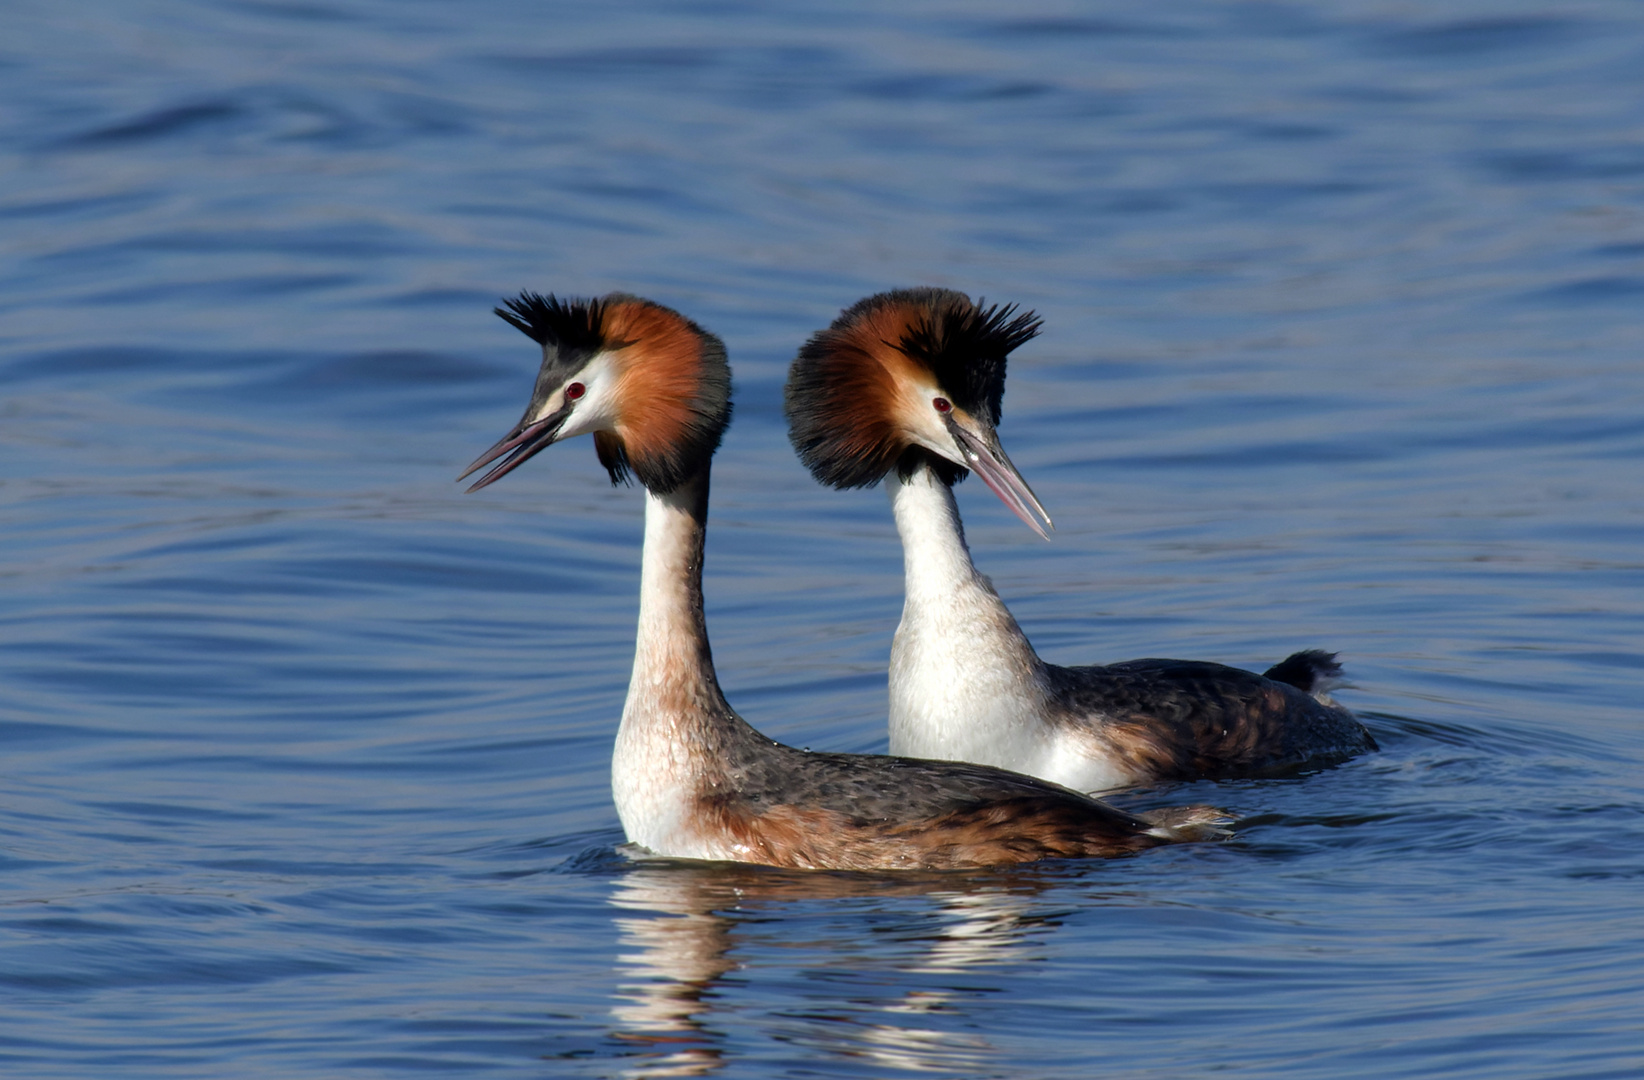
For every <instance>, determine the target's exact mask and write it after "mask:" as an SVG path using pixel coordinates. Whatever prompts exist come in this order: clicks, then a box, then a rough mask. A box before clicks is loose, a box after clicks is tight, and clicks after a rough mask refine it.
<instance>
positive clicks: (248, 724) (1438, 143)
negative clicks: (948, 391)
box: [0, 0, 1644, 1080]
mask: <svg viewBox="0 0 1644 1080" xmlns="http://www.w3.org/2000/svg"><path fill="white" fill-rule="evenodd" d="M5 21H6V24H7V28H6V32H5V34H4V35H3V36H0V521H3V525H4V528H3V532H0V745H3V747H4V760H5V762H6V768H5V780H4V782H3V784H0V1070H3V1071H5V1072H6V1074H7V1075H16V1076H19V1077H21V1076H28V1077H99V1078H101V1077H109V1076H120V1077H164V1078H176V1077H224V1076H235V1077H240V1076H247V1077H250V1076H267V1077H281V1078H291V1077H316V1078H318V1077H340V1076H347V1077H353V1076H359V1077H400V1076H412V1075H428V1074H437V1075H464V1076H491V1075H497V1076H553V1077H559V1076H566V1077H617V1076H682V1075H718V1076H724V1077H747V1078H770V1077H892V1076H903V1075H915V1074H922V1075H935V1076H949V1077H964V1078H970V1077H1023V1078H1049V1077H1068V1078H1073V1077H1092V1076H1103V1077H1122V1078H1143V1077H1159V1078H1164V1077H1170V1078H1177V1077H1200V1076H1210V1075H1216V1076H1228V1077H1309V1078H1311V1077H1318V1078H1339V1077H1367V1078H1370V1077H1374V1078H1383V1077H1468V1078H1472V1077H1477V1078H1490V1080H1502V1078H1506V1080H1517V1078H1530V1077H1536V1078H1542V1077H1560V1078H1571V1077H1581V1078H1600V1077H1605V1078H1608V1077H1616V1078H1620V1077H1636V1076H1639V1075H1644V914H1641V912H1644V780H1641V779H1640V766H1641V765H1644V725H1641V714H1640V705H1639V687H1640V682H1641V677H1644V624H1641V615H1644V599H1641V586H1644V554H1641V550H1644V549H1641V544H1644V512H1641V507H1644V8H1641V7H1640V6H1639V5H1637V4H1635V3H1630V2H1625V0H1611V2H1603V0H1594V2H1582V0H1575V2H1570V3H1558V4H1554V3H1550V2H1544V3H1513V2H1509V0H1496V2H1489V3H1486V2H1468V0H1441V2H1437V3H1429V4H1402V3H1389V2H1370V0H1362V2H1352V0H1349V2H1344V3H1336V4H1329V5H1318V4H1305V3H1299V2H1296V3H1286V2H1276V3H1208V2H1193V0H1187V2H1181V3H1172V4H1154V5H1135V4H1120V3H1109V4H1097V3H1091V4H1075V3H1040V2H1037V0H1027V2H1023V3H1009V4H1001V3H986V4H984V3H962V2H954V3H922V2H913V3H902V4H896V5H883V4H865V3H864V4H833V5H765V4H744V3H738V2H735V0H730V2H723V3H686V4H677V3H613V4H579V5H572V4H544V3H524V2H515V3H507V2H479V3H471V4H447V3H432V2H396V3H388V2H373V0H348V2H333V0H308V2H301V3H299V2H279V0H268V2H261V0H241V2H209V3H208V2H203V0H202V2H194V3H190V2H184V0H135V2H132V0H122V2H119V3H115V2H113V0H89V2H87V3H81V4H72V5H65V4H46V3H40V2H36V0H20V2H19V3H15V4H12V5H11V6H9V7H8V8H7V14H6V20H5ZM918 283H932V284H941V285H947V286H952V287H955V288H960V289H963V290H966V291H968V292H970V293H972V294H973V295H974V294H982V295H985V296H987V297H988V298H989V299H996V300H1010V301H1017V302H1020V303H1022V304H1024V305H1026V306H1028V307H1032V308H1035V309H1036V310H1037V311H1038V312H1039V313H1040V314H1041V315H1042V316H1043V317H1044V319H1045V333H1044V334H1043V336H1042V337H1041V338H1040V339H1039V340H1037V341H1035V342H1033V343H1031V344H1030V345H1028V346H1026V347H1025V348H1023V349H1022V350H1021V351H1020V352H1018V354H1017V356H1016V358H1015V359H1014V360H1013V362H1012V368H1011V378H1010V384H1009V392H1008V394H1007V397H1006V401H1005V422H1004V425H1003V427H1002V429H1001V434H1002V436H1003V438H1004V440H1005V442H1006V445H1007V446H1009V447H1010V449H1011V453H1012V455H1013V457H1014V458H1015V460H1016V462H1017V464H1018V465H1019V466H1021V468H1022V469H1023V471H1024V473H1025V474H1026V475H1027V476H1028V478H1029V479H1030V480H1031V481H1032V482H1033V483H1034V485H1035V487H1036V489H1037V490H1038V492H1039V494H1040V495H1041V497H1042V498H1043V499H1044V501H1045V503H1046V504H1047V506H1048V507H1049V509H1050V510H1051V513H1052V515H1053V516H1054V517H1055V519H1056V522H1057V525H1058V529H1057V532H1056V533H1055V535H1054V538H1053V542H1052V543H1050V544H1045V543H1043V542H1041V541H1039V540H1037V539H1036V538H1035V537H1033V536H1032V535H1031V534H1030V533H1029V532H1028V531H1027V530H1026V529H1024V528H1022V527H1021V525H1020V524H1019V523H1018V522H1016V521H1015V520H1014V519H1013V518H1011V517H1010V516H1009V514H1008V513H1007V512H1006V511H1005V510H1004V509H1003V508H1002V507H1000V506H999V505H997V503H996V502H995V501H994V500H992V499H991V497H990V496H989V495H988V493H987V492H986V491H985V490H984V489H982V488H981V487H980V486H979V485H965V487H964V488H963V489H961V491H960V501H961V504H962V507H963V509H964V512H965V513H966V515H967V518H968V524H969V526H970V533H971V539H972V543H973V547H974V549H975V553H976V556H977V559H978V562H979V563H980V564H981V565H982V566H983V568H984V569H985V570H987V571H988V572H989V573H990V574H992V575H993V576H994V580H995V582H996V583H997V584H998V586H999V588H1000V590H1001V591H1002V592H1003V593H1004V595H1005V596H1006V598H1007V600H1008V601H1009V602H1010V603H1011V604H1012V606H1013V608H1014V610H1015V611H1016V613H1017V615H1018V617H1019V618H1020V619H1021V621H1022V622H1023V624H1024V626H1025V627H1026V628H1027V630H1028V632H1029V634H1030V635H1031V636H1032V637H1033V638H1034V640H1035V642H1036V643H1037V644H1038V645H1039V647H1040V650H1041V652H1043V653H1044V654H1045V655H1046V656H1047V657H1048V658H1050V659H1052V660H1056V661H1061V662H1065V663H1079V662H1094V661H1098V660H1118V659H1125V658H1129V657H1135V656H1158V655H1174V656H1184V657H1193V658H1202V659H1213V660H1220V661H1225V662H1232V663H1238V664H1243V665H1255V666H1261V665H1265V664H1267V663H1271V662H1272V661H1273V660H1275V659H1277V658H1279V657H1280V656H1282V655H1284V654H1285V653H1287V652H1289V651H1291V650H1293V649H1296V648H1301V647H1307V646H1322V647H1326V648H1330V649H1337V650H1340V651H1341V653H1342V654H1343V657H1344V659H1345V661H1346V662H1347V664H1348V669H1349V672H1350V674H1351V675H1352V676H1353V678H1354V681H1355V682H1356V684H1357V689H1356V690H1349V691H1345V692H1344V693H1343V695H1342V696H1343V700H1344V701H1345V702H1346V703H1348V704H1349V705H1351V706H1352V707H1353V708H1355V709H1358V710H1360V711H1361V712H1362V713H1363V714H1364V715H1365V716H1366V718H1367V720H1368V722H1369V724H1370V725H1371V727H1372V728H1373V730H1374V731H1375V733H1376V735H1377V737H1378V738H1379V739H1380V740H1381V744H1382V747H1383V749H1382V752H1381V753H1379V754H1375V755H1372V756H1368V757H1364V758H1362V759H1360V760H1357V761H1354V762H1351V763H1349V764H1347V765H1344V766H1342V767H1339V768H1336V769H1333V770H1330V771H1326V772H1320V773H1316V774H1313V775H1307V776H1301V777H1294V778H1289V779H1282V780H1269V781H1262V782H1247V783H1228V784H1220V785H1213V784H1198V785H1189V786H1186V787H1178V788H1175V789H1170V790H1163V791H1154V792H1144V793H1137V794H1135V795H1132V796H1130V797H1129V798H1130V801H1131V803H1132V804H1135V805H1142V804H1148V803H1157V802H1161V801H1164V800H1167V799H1168V800H1171V801H1182V800H1188V799H1191V800H1200V801H1211V802H1215V803H1217V804H1219V805H1223V806H1226V807H1229V808H1230V809H1232V810H1234V811H1237V812H1238V813H1239V814H1241V815H1243V818H1244V820H1243V823H1242V824H1241V826H1240V828H1239V830H1238V834H1237V836H1236V838H1235V839H1233V840H1232V841H1230V842H1227V843H1225V844H1219V845H1209V846H1188V847H1180V848H1172V849H1168V850H1159V851H1154V852H1150V853H1147V854H1145V855H1142V856H1140V857H1137V858H1133V859H1128V860H1121V861H1114V862H1104V863H1088V864H1079V863H1066V864H1051V865H1040V866H1033V867H1026V868H1019V869H1016V870H1012V871H1010V872H1004V873H995V874H987V875H937V876H931V877H918V876H910V877H897V876H890V877H872V876H850V875H831V874H795V873H778V872H772V871H765V870H759V869H754V868H727V867H720V866H684V865H679V866H669V865H654V864H652V865H644V864H634V863H631V862H628V861H626V860H625V859H624V858H623V857H622V856H620V855H619V854H617V853H616V851H615V847H616V845H617V844H619V843H620V842H621V840H622V834H621V829H620V826H619V824H618V822H617V819H616V815H615V812H614V810H613V808H612V805H611V801H610V794H609V789H608V775H607V769H608V762H609V756H610V747H611V739H612V735H613V732H614V730H615V726H616V718H617V715H618V713H619V711H620V708H621V702H622V699H623V695H624V692H625V687H626V682H627V677H628V668H629V664H630V661H631V656H632V643H633V639H632V634H633V623H634V613H635V605H636V593H637V582H638V556H639V538H640V515H641V506H640V503H641V500H640V498H639V496H638V494H637V492H635V491H632V490H616V491H613V490H611V489H610V487H609V486H608V484H607V483H606V480H605V478H604V475H603V472H602V471H601V470H600V469H599V468H598V467H597V465H596V463H595V461H594V455H593V452H592V447H591V446H589V445H587V443H586V442H583V443H578V444H569V445H567V446H564V447H560V448H557V449H556V450H554V451H551V452H550V453H548V454H545V455H543V456H542V457H540V458H538V459H537V460H536V461H534V462H533V463H532V464H531V465H529V466H527V467H526V468H525V469H523V470H521V472H520V473H518V474H517V475H515V476H513V477H510V478H509V479H508V480H507V481H505V482H504V483H501V484H499V485H497V486H496V487H494V488H490V489H487V490H486V491H485V492H483V493H481V494H478V495H473V496H464V495H463V494H462V493H461V490H462V489H461V488H460V487H459V486H458V485H456V484H454V483H452V481H453V479H454V477H455V476H456V474H457V472H458V471H459V470H460V469H461V468H462V466H464V465H465V464H466V463H467V462H468V461H469V460H471V459H472V458H473V457H474V455H475V454H477V453H478V452H479V451H480V450H482V449H483V448H484V447H486V446H487V445H489V444H490V443H491V442H493V441H494V440H495V439H496V438H497V437H498V436H500V435H501V434H502V433H503V432H504V431H505V430H506V428H507V427H508V425H509V424H511V423H512V422H513V421H514V420H515V419H516V418H517V416H518V414H519V411H520V409H521V407H522V406H523V404H524V402H525V398H526V396H527V392H528V388H529V384H530V380H531V377H532V375H533V374H534V370H535V366H536V358H535V356H534V352H535V350H534V348H533V347H532V346H531V345H530V343H529V342H526V341H525V340H524V339H523V338H521V337H520V336H519V335H518V334H517V333H516V332H514V331H513V330H511V329H510V328H508V327H507V326H506V325H504V324H503V323H502V322H501V321H500V320H498V319H496V318H494V317H493V316H492V315H491V314H490V308H491V306H492V305H493V304H494V303H496V302H497V300H498V298H499V297H501V296H503V295H507V294H511V293H513V292H515V291H517V290H519V289H521V288H526V287H529V288H533V289H539V290H543V291H548V290H555V291H558V292H561V293H571V294H581V295H587V294H593V293H601V292H605V291H608V290H612V289H623V290H629V291H633V292H638V293H641V294H644V295H647V296H651V297H654V298H656V299H658V300H660V301H662V302H664V303H667V304H670V305H674V306H677V307H679V308H680V309H682V310H683V311H685V312H686V313H688V314H689V315H691V316H692V317H694V318H696V319H698V320H700V321H701V322H703V323H704V324H705V325H707V326H708V327H710V328H712V329H713V330H714V331H716V332H717V333H719V334H720V335H722V336H723V337H724V338H725V340H726V342H727V344H728V345H729V347H730V350H731V355H732V360H733V363H734V365H735V370H736V377H737V386H736V396H737V418H736V423H735V425H734V427H733V428H732V430H731V432H730V435H729V437H728V438H727V441H726V443H725V446H724V448H723V449H722V451H721V453H720V456H719V459H718V466H719V467H718V469H717V471H716V477H715V492H714V512H713V519H712V531H711V534H710V540H709V552H708V558H709V561H708V567H707V593H708V606H709V612H708V615H709V622H710V628H711V631H712V633H713V636H714V644H715V658H716V660H717V662H718V664H719V669H720V675H721V680H722V681H723V683H724V684H725V687H726V689H727V692H728V694H729V697H730V699H731V701H732V702H733V703H734V704H735V705H736V706H737V707H738V708H739V710H740V711H741V712H742V713H743V714H744V715H746V716H747V717H748V718H749V719H750V720H751V721H753V722H754V723H755V724H756V725H757V726H759V727H761V728H762V729H763V730H765V731H767V732H769V733H771V734H773V735H777V736H780V737H782V738H785V739H788V740H791V741H793V742H796V743H799V744H801V745H806V746H814V747H818V748H823V747H825V748H830V749H850V750H873V749H882V748H883V746H884V743H885V733H884V711H885V701H884V698H885V688H884V668H885V660H886V655H887V651H888V648H889V641H890V635H891V632H892V630H893V628H894V626H895V622H896V619H897V616H898V612H899V608H900V602H901V600H900V597H901V581H900V570H901V565H900V549H899V546H898V544H897V541H896V537H895V534H894V532H893V530H892V528H891V524H890V515H889V512H888V507H887V506H886V505H885V500H884V497H883V495H882V494H881V493H878V492H850V493H839V492H833V491H827V490H824V489H822V488H820V487H818V486H816V485H815V484H814V483H812V482H811V481H810V479H809V477H808V476H807V475H806V474H805V473H804V472H803V470H802V469H801V468H800V466H799V465H798V463H797V462H796V460H795V459H794V458H793V456H792V454H791V453H790V452H789V450H788V447H787V442H786V437H785V433H784V429H783V425H782V419H781V412H780V400H781V384H782V378H783V375H784V372H785V368H786V363H787V361H788V359H789V358H790V357H791V355H792V352H793V350H794V348H795V347H796V346H797V344H798V343H799V342H800V341H802V340H803V339H804V337H805V336H806V335H807V334H809V333H810V332H811V331H812V330H814V329H816V328H818V327H820V326H822V325H824V324H825V323H826V322H827V321H828V320H829V319H831V318H832V317H833V315H834V314H835V313H836V312H837V311H838V310H839V309H840V308H841V307H842V306H845V305H848V304H849V303H851V302H853V301H854V300H855V299H857V298H858V297H860V296H862V295H865V294H867V293H869V292H872V291H877V290H879V289H883V288H888V287H893V286H898V285H908V284H918Z"/></svg>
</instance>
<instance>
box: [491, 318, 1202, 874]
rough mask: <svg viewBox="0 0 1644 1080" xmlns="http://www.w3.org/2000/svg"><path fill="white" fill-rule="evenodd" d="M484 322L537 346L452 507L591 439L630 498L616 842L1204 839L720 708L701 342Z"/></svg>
mask: <svg viewBox="0 0 1644 1080" xmlns="http://www.w3.org/2000/svg"><path fill="white" fill-rule="evenodd" d="M497 313H498V314H499V315H501V316H502V317H503V318H504V319H506V320H508V322H509V323H511V324H512V325H514V326H515V327H517V328H518V329H519V330H521V331H522V332H524V333H525V334H526V335H528V336H529V337H531V338H532V339H533V340H534V341H536V342H537V343H538V344H540V345H541V346H542V367H541V371H540V373H539V374H538V376H537V381H536V387H535V390H534V391H533V393H532V396H531V402H530V405H529V407H528V408H527V409H526V411H525V415H524V417H523V418H522V419H521V420H520V422H519V423H518V424H517V425H516V426H515V427H514V429H513V430H512V431H510V432H509V433H508V435H506V436H505V437H504V438H503V439H502V440H500V441H499V442H498V443H497V444H496V445H495V446H493V447H492V448H491V449H490V450H488V451H486V452H485V453H484V454H482V455H481V456H480V458H479V459H478V460H477V461H475V462H474V464H473V465H472V466H470V467H469V469H468V472H467V473H465V474H464V476H467V475H469V474H471V473H473V472H476V471H478V470H479V469H482V468H485V467H487V466H490V468H489V471H487V472H485V473H484V474H483V475H482V476H481V478H480V479H479V480H478V481H477V482H476V483H475V484H474V485H473V487H472V488H470V490H476V489H479V488H483V487H485V486H487V485H489V484H491V483H494V482H495V481H496V480H498V479H500V478H501V477H503V476H505V475H507V474H508V473H509V472H512V471H513V470H514V469H516V468H518V467H519V466H520V465H521V464H523V463H524V462H525V461H527V460H528V459H529V458H531V457H532V456H534V455H535V454H537V453H538V452H539V451H541V450H544V449H546V448H547V447H548V446H551V445H552V444H554V443H556V442H560V441H562V440H564V439H568V438H571V437H572V436H575V435H583V434H592V435H593V437H594V448H595V451H596V453H597V454H598V457H599V461H600V463H601V464H602V465H604V466H605V468H606V469H607V470H608V472H609V474H610V476H611V480H612V482H613V483H618V482H621V481H623V480H625V479H627V478H629V477H630V476H631V477H633V478H634V479H637V480H638V481H639V483H640V484H641V485H642V486H643V487H644V489H645V542H644V553H643V556H642V569H641V573H640V601H639V633H638V640H637V643H636V646H635V650H634V670H633V678H632V680H631V682H630V683H629V687H628V698H627V702H626V704H625V705H624V706H623V710H622V722H621V725H620V727H619V728H618V731H617V738H616V747H615V751H614V753H613V755H612V762H611V785H612V793H613V795H614V798H615V802H616V807H617V813H618V814H619V815H620V817H621V818H622V825H623V828H624V829H625V830H626V832H627V834H628V839H629V840H630V841H632V842H633V843H635V844H637V845H640V846H642V847H644V848H647V849H649V850H650V851H651V852H652V853H654V854H656V855H661V856H669V857H677V858H690V859H724V860H736V861H741V862H751V863H764V864H769V865H773V866H784V867H805V868H828V869H844V870H889V869H948V868H971V867H986V866H998V865H1005V864H1010V863H1019V862H1028V861H1032V860H1036V859H1044V858H1055V857H1088V856H1116V855H1125V854H1129V853H1132V852H1136V851H1141V850H1143V849H1145V848H1150V847H1154V846H1157V845H1160V844H1168V843H1174V842H1179V841H1183V840H1191V839H1200V838H1207V837H1213V836H1217V835H1222V833H1223V830H1221V829H1220V828H1219V827H1218V822H1219V821H1221V820H1224V819H1223V818H1222V816H1221V812H1220V811H1216V810H1212V809H1210V808H1208V807H1183V808H1177V809H1173V810H1165V811H1158V812H1154V813H1150V814H1147V815H1133V814H1129V813H1126V812H1124V811H1122V810H1119V809H1117V808H1115V807H1112V806H1109V805H1107V804H1106V803H1103V802H1099V801H1097V800H1095V799H1093V798H1090V797H1089V796H1087V795H1084V794H1081V793H1079V792H1076V791H1071V790H1068V789H1065V788H1062V787H1058V786H1056V785H1054V784H1047V783H1045V782H1044V781H1041V780H1037V779H1034V778H1032V777H1028V776H1021V775H1018V774H1015V773H1011V772H1006V771H1004V770H1002V769H996V768H991V767H988V766H984V765H974V764H965V763H958V762H937V761H923V760H918V759H915V758H908V757H884V756H877V755H868V754H832V753H813V752H810V751H806V750H799V749H796V748H794V747H791V746H786V745H784V744H782V743H779V742H776V741H774V740H772V739H769V738H766V737H765V736H763V735H761V734H760V733H759V732H757V731H755V730H754V729H753V728H752V727H750V726H749V725H748V724H747V723H746V722H745V721H744V720H743V719H742V718H741V717H740V716H738V715H737V714H736V712H735V711H734V710H733V709H732V708H731V707H730V705H729V704H727V703H726V701H725V697H724V695H723V694H722V693H721V692H720V688H719V681H718V679H717V677H716V676H715V673H714V666H713V658H712V655H711V653H710V650H709V646H708V633H707V625H706V622H705V620H704V616H703V605H702V558H703V539H704V536H705V530H706V527H707V520H708V476H709V466H710V463H711V461H712V458H713V454H714V451H715V449H716V448H717V447H718V445H719V441H720V437H721V435H722V433H723V432H724V430H725V427H726V425H727V424H728V423H729V421H730V415H731V401H730V392H731V380H730V369H729V367H728V366H727V364H726V358H725V348H724V346H723V345H722V344H721V343H720V341H719V339H718V338H716V337H714V336H713V335H712V334H710V333H708V332H707V331H705V330H703V329H702V328H701V327H699V326H697V325H696V324H695V323H693V322H691V321H689V320H687V319H686V318H684V317H683V316H681V315H679V314H678V313H676V312H674V311H671V310H669V309H668V308H665V307H662V306H660V305H657V304H654V303H651V302H650V301H647V300H642V299H639V298H638V297H634V296H626V295H621V294H616V295H611V296H606V297H604V298H602V299H598V300H591V301H562V300H559V299H556V298H555V297H553V296H548V297H543V296H539V295H536V294H534V293H530V292H526V293H522V294H521V295H520V296H519V297H518V298H517V299H514V300H510V301H508V302H507V304H506V307H504V308H499V309H497Z"/></svg>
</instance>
